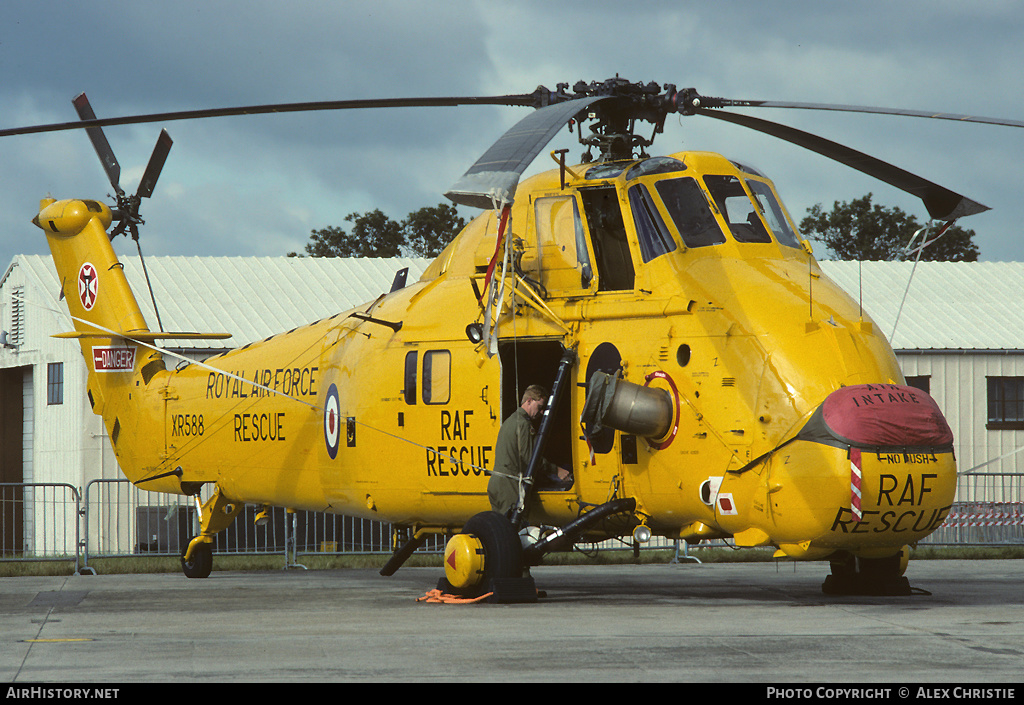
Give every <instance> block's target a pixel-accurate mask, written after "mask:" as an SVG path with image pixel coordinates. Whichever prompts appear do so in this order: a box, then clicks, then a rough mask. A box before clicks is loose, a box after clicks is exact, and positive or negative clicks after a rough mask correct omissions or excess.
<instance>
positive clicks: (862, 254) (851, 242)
mask: <svg viewBox="0 0 1024 705" xmlns="http://www.w3.org/2000/svg"><path fill="white" fill-rule="evenodd" d="M920 228H921V224H920V223H919V222H918V220H917V218H915V217H914V216H912V215H908V214H907V213H905V212H903V211H902V210H901V209H899V208H886V207H885V206H880V205H878V204H873V203H872V202H871V194H870V193H869V194H867V195H866V196H862V197H861V198H856V199H854V200H852V201H850V202H849V203H847V202H845V201H844V202H842V203H840V202H839V201H836V202H835V204H834V205H833V207H832V210H831V211H830V212H828V213H826V212H825V211H823V210H822V208H821V204H820V203H819V204H816V205H814V206H812V207H811V208H808V209H807V216H806V217H805V218H804V219H803V220H802V221H800V229H801V230H802V231H803V233H804V234H805V235H806V236H807V237H808V238H809V239H811V240H814V241H817V242H821V243H823V244H824V245H825V247H826V248H828V254H829V255H831V256H832V257H834V258H835V259H845V260H881V261H893V260H901V259H915V258H916V257H917V254H916V253H913V250H914V249H916V248H917V247H918V246H920V244H921V237H920V236H919V237H918V238H917V239H916V240H915V241H914V243H913V245H912V247H911V248H910V249H911V252H912V254H909V255H908V254H906V251H907V245H908V243H909V242H910V238H911V237H913V235H914V233H915V232H917V231H918V230H919V229H920ZM936 232H937V230H931V231H929V233H928V234H927V239H929V240H930V239H932V238H934V237H935V234H936ZM978 255H979V252H978V247H977V246H976V245H975V244H974V231H973V230H965V229H963V228H961V227H959V226H957V225H954V226H952V227H950V228H949V229H948V230H947V231H946V232H945V233H944V234H943V235H942V237H940V238H939V239H938V240H936V241H935V242H933V243H932V244H930V245H929V246H928V247H926V248H925V249H924V250H923V251H922V252H921V259H922V260H925V261H945V262H975V261H977V259H978Z"/></svg>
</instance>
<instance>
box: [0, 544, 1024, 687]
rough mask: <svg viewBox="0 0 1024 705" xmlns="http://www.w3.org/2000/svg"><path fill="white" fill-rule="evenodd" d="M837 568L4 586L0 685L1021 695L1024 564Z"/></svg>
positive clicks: (48, 581) (106, 579)
mask: <svg viewBox="0 0 1024 705" xmlns="http://www.w3.org/2000/svg"><path fill="white" fill-rule="evenodd" d="M214 567H215V568H216V565H215V566H214ZM827 571H828V566H827V564H823V563H800V564H788V563H785V564H778V565H777V564H774V563H745V564H742V563H732V564H729V563H718V564H703V565H697V564H694V563H681V564H677V565H642V566H635V565H619V566H575V567H555V566H550V567H547V566H541V567H538V568H534V569H533V576H534V578H535V580H536V582H537V586H538V588H539V589H541V590H543V591H545V592H546V596H545V597H543V598H542V599H541V600H540V601H539V602H538V603H537V604H525V605H524V604H520V605H492V604H472V605H446V604H429V603H425V602H418V601H417V598H418V597H421V596H422V595H423V594H424V593H425V592H427V591H428V590H430V589H431V588H433V587H434V584H435V583H436V580H437V578H438V577H439V576H440V569H435V568H403V569H401V570H399V571H398V573H396V574H395V575H394V576H392V577H390V578H384V577H381V576H380V575H378V574H377V573H376V571H373V570H333V571H301V570H294V569H293V570H288V571H285V570H280V571H261V572H218V571H216V570H214V573H213V574H212V575H211V576H210V577H209V578H207V579H205V580H189V579H187V578H185V577H184V576H182V575H180V574H159V575H95V576H70V577H23V578H2V579H0V635H2V636H0V638H2V640H3V642H2V647H0V682H2V683H7V684H18V683H40V682H57V683H65V684H68V683H75V684H81V683H107V684H131V683H153V682H161V683H194V682H215V683H252V682H291V683H306V682H326V681H377V682H380V681H418V682H427V681H435V682H474V681H475V682H484V681H491V682H493V681H506V682H509V681H515V682H523V681H558V682H612V681H614V682H621V681H643V682H646V681H651V682H654V681H671V682H697V683H707V682H715V683H723V682H728V683H757V684H766V685H783V684H793V683H817V684H840V683H842V684H853V685H867V684H878V683H886V684H893V687H894V688H896V687H898V686H899V685H902V684H905V685H907V686H911V687H913V686H914V685H915V684H921V683H946V684H978V683H985V684H989V685H988V686H986V687H1000V688H1006V687H1009V688H1014V687H1016V697H1020V696H1021V694H1022V693H1024V688H1022V687H1020V686H1019V685H1016V684H1019V683H1020V682H1021V681H1022V674H1024V588H1022V586H1024V560H1017V561H1013V560H990V561H986V560H979V561H945V560H933V561H916V562H913V563H911V566H910V569H909V570H908V572H907V576H908V577H909V578H910V581H911V584H912V585H913V586H914V587H915V588H920V589H922V590H925V591H927V592H929V593H930V594H914V595H911V596H907V597H831V596H826V595H823V594H822V593H821V582H822V580H823V578H824V576H825V574H826V572H827ZM993 684H1002V685H999V686H994V685H993ZM7 688H10V685H8V686H7ZM758 688H759V689H760V686H758ZM148 692H149V694H150V695H152V691H148ZM757 692H760V690H758V691H757ZM911 697H913V695H911Z"/></svg>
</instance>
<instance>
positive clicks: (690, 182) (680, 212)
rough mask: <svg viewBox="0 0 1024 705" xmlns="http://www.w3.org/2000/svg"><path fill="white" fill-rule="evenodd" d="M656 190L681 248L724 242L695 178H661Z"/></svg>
mask: <svg viewBox="0 0 1024 705" xmlns="http://www.w3.org/2000/svg"><path fill="white" fill-rule="evenodd" d="M657 189H658V195H659V196H661V201H662V203H664V204H665V209H666V210H667V211H668V214H669V215H670V216H671V217H672V222H673V223H674V224H675V226H676V229H677V230H679V236H680V237H681V238H683V244H684V245H686V246H687V247H705V246H707V245H718V244H720V243H723V242H725V235H723V234H722V229H721V228H720V227H718V221H716V220H715V216H714V214H713V213H712V212H711V208H710V207H709V206H708V201H707V199H706V198H705V197H704V192H703V191H701V190H700V186H699V185H698V184H697V181H696V180H695V179H691V178H689V177H685V178H681V179H662V180H661V181H659V182H658V184H657Z"/></svg>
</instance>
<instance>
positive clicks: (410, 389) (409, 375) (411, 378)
mask: <svg viewBox="0 0 1024 705" xmlns="http://www.w3.org/2000/svg"><path fill="white" fill-rule="evenodd" d="M402 395H403V396H404V397H405V403H406V404H415V403H416V351H415V350H413V351H412V352H408V353H406V354H405V387H404V388H403V389H402Z"/></svg>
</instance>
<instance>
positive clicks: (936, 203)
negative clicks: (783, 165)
mask: <svg viewBox="0 0 1024 705" xmlns="http://www.w3.org/2000/svg"><path fill="white" fill-rule="evenodd" d="M696 112H697V113H698V114H699V115H705V116H707V117H712V118H715V119H717V120H724V121H726V122H731V123H734V124H737V125H742V126H744V127H749V128H751V129H754V130H757V131H758V132H763V133H765V134H768V135H772V136H773V137H778V138H779V139H783V140H785V141H787V142H791V143H793V144H795V145H798V146H800V147H804V148H805V149H809V150H811V151H813V152H817V153H818V154H821V155H823V156H826V157H828V158H829V159H834V160H835V161H837V162H839V163H841V164H845V165H846V166H848V167H851V168H853V169H856V170H857V171H860V172H862V173H864V174H867V175H868V176H873V177H875V178H876V179H880V180H881V181H884V182H885V183H887V184H890V185H891V186H895V187H896V188H898V189H900V190H902V191H906V192H907V193H909V194H912V195H914V196H917V197H918V198H920V199H921V200H922V201H924V205H925V208H927V209H928V214H929V215H930V216H931V217H932V218H936V219H941V220H952V219H955V218H962V217H964V216H968V215H974V214H975V213H981V212H983V211H987V210H989V208H988V206H983V205H981V204H980V203H977V202H975V201H972V200H971V199H969V198H966V197H965V196H961V195H960V194H958V193H956V192H954V191H950V190H949V189H947V188H945V187H943V186H939V185H938V184H935V183H932V182H931V181H928V180H927V179H924V178H922V177H920V176H917V175H916V174H912V173H910V172H909V171H905V170H904V169H901V168H899V167H897V166H893V165H892V164H889V163H887V162H883V161H882V160H880V159H876V158H875V157H872V156H870V155H867V154H864V153H863V152H858V151H857V150H855V149H851V148H850V147H847V146H845V145H841V144H839V143H837V142H833V141H831V140H827V139H825V138H824V137H818V136H817V135H812V134H810V133H809V132H803V131H802V130H797V129H795V128H792V127H787V126H786V125H780V124H778V123H774V122H770V121H768V120H762V119H760V118H755V117H751V116H749V115H739V114H736V113H728V112H725V111H722V110H717V109H708V108H699V109H698V110H697V111H696Z"/></svg>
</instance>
